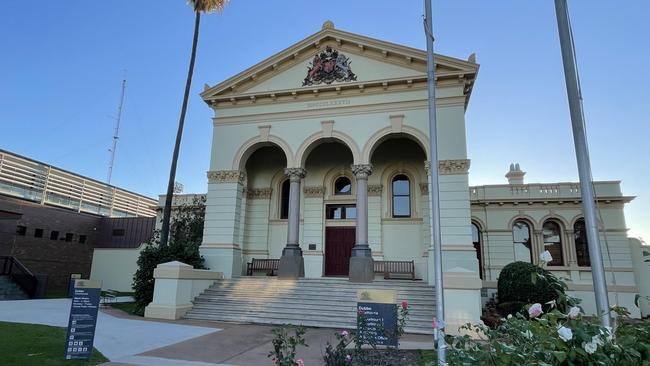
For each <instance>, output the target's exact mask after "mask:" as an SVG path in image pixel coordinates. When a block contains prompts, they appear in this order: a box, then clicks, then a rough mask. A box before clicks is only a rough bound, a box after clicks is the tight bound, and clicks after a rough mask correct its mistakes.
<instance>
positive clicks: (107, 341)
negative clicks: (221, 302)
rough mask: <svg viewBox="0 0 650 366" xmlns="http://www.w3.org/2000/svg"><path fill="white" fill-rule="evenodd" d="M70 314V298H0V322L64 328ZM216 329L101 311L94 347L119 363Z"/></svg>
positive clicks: (213, 331)
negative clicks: (132, 317)
mask: <svg viewBox="0 0 650 366" xmlns="http://www.w3.org/2000/svg"><path fill="white" fill-rule="evenodd" d="M69 316H70V300H69V299H51V300H20V301H0V321H7V322H14V323H30V324H44V325H51V326H57V327H67V325H68V318H69ZM219 330H220V329H218V328H214V327H199V326H192V325H184V324H174V323H165V322H155V321H146V320H135V319H126V318H120V317H116V316H113V315H109V314H107V313H105V312H100V313H99V316H98V318H97V331H96V335H95V347H96V348H97V349H98V350H99V351H100V352H102V353H103V354H104V356H106V357H107V358H108V359H109V360H111V361H117V362H120V361H121V360H122V359H124V360H132V358H133V356H134V355H137V354H140V353H142V352H146V351H150V350H153V349H157V348H160V347H165V346H169V345H172V344H175V343H178V342H182V341H185V340H188V339H191V338H195V337H200V336H203V335H206V334H210V333H215V332H218V331H219ZM154 364H156V363H154ZM158 364H159V363H158Z"/></svg>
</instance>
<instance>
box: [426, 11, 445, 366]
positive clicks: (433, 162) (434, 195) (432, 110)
mask: <svg viewBox="0 0 650 366" xmlns="http://www.w3.org/2000/svg"><path fill="white" fill-rule="evenodd" d="M424 9H425V18H424V19H425V20H424V28H425V32H424V33H425V35H426V37H427V82H428V87H429V151H430V155H431V156H430V159H429V161H430V166H429V203H430V205H429V209H430V212H429V219H430V221H429V223H430V226H431V244H432V245H433V253H434V256H433V258H434V259H433V265H434V267H435V268H434V270H435V291H436V318H437V326H436V327H435V328H434V330H433V331H434V333H435V335H436V337H437V339H438V364H439V365H446V364H447V363H446V361H445V336H444V335H445V333H444V328H445V299H444V288H443V283H442V241H441V235H440V195H439V187H438V146H437V145H438V132H437V122H436V87H435V72H434V69H435V65H434V62H433V42H434V38H433V11H432V8H431V0H424Z"/></svg>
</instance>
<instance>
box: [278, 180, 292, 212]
mask: <svg viewBox="0 0 650 366" xmlns="http://www.w3.org/2000/svg"><path fill="white" fill-rule="evenodd" d="M289 188H290V182H289V180H288V179H287V180H285V181H284V182H282V192H280V218H281V219H286V218H288V217H289Z"/></svg>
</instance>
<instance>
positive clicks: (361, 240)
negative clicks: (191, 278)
mask: <svg viewBox="0 0 650 366" xmlns="http://www.w3.org/2000/svg"><path fill="white" fill-rule="evenodd" d="M436 57H437V58H436V60H437V65H436V68H437V73H436V74H437V75H438V77H437V81H436V86H437V89H438V90H437V96H438V97H437V106H438V107H437V108H438V111H437V113H438V117H439V120H440V122H439V131H438V136H439V139H438V150H439V151H438V155H439V158H440V161H438V162H437V164H435V165H437V166H438V169H439V172H440V174H441V175H440V189H441V192H440V197H441V208H442V212H441V221H442V236H443V239H442V240H443V250H444V264H443V265H444V268H443V270H444V272H445V276H446V277H445V278H446V279H447V280H448V281H447V283H449V287H447V286H446V288H445V291H447V292H448V296H447V299H449V300H448V301H457V300H460V301H462V302H464V303H466V304H468V305H466V306H465V307H464V308H463V309H461V310H462V311H460V312H459V313H458V316H457V317H456V320H452V322H453V321H457V322H459V323H463V322H466V321H477V320H478V316H479V304H480V287H481V284H480V280H479V277H478V262H477V259H476V252H475V250H474V247H473V244H472V237H471V227H470V224H471V220H470V206H469V199H468V189H469V187H468V179H467V174H468V169H469V160H468V159H467V152H466V141H465V119H464V113H465V108H466V106H467V103H468V102H469V97H470V95H471V90H472V86H473V82H474V79H475V77H476V73H477V71H478V65H477V64H476V63H475V62H474V59H473V58H472V57H470V59H469V60H467V61H465V60H460V59H455V58H450V57H446V56H442V55H438V56H436ZM202 97H203V99H204V101H205V102H206V103H207V104H208V105H209V106H210V107H211V108H213V109H214V111H215V117H214V118H213V126H214V129H213V131H214V134H213V152H212V159H211V163H210V171H209V172H208V197H207V206H206V218H205V231H204V237H203V244H202V246H201V254H202V255H203V257H204V258H205V260H206V266H207V267H209V268H211V269H214V270H218V271H220V272H223V273H224V276H225V277H227V278H230V277H238V276H242V275H244V274H245V272H243V271H244V270H243V268H245V263H246V262H249V261H251V260H252V258H257V259H260V258H280V268H279V271H278V276H279V277H280V278H298V277H303V276H304V277H307V278H318V277H323V276H345V277H347V278H349V281H351V282H361V283H364V282H372V281H373V279H374V278H375V273H374V272H373V261H375V260H404V261H414V263H415V272H416V277H417V278H420V279H422V280H424V281H426V282H429V283H433V282H432V281H431V279H432V277H433V258H432V256H431V255H430V253H431V250H432V248H431V240H430V234H429V204H428V189H427V187H428V185H427V180H428V170H427V166H428V165H430V163H429V156H430V154H429V151H428V146H429V143H428V133H427V131H428V110H427V106H428V101H427V97H428V94H427V89H426V57H425V53H424V52H423V51H421V50H416V49H412V48H408V47H403V46H400V45H395V44H391V43H387V42H384V41H379V40H375V39H371V38H367V37H364V36H360V35H356V34H352V33H348V32H344V31H341V30H338V29H335V28H334V27H333V24H331V22H326V23H325V24H324V25H323V29H322V30H321V31H319V32H317V33H315V34H313V35H312V36H309V37H307V38H306V39H304V40H303V41H301V42H299V43H297V44H295V45H293V46H291V47H289V48H287V49H286V50H284V51H282V52H280V53H278V54H277V55H274V56H272V57H270V58H269V59H267V60H264V61H262V62H260V63H259V64H257V65H255V66H253V67H251V68H249V69H248V70H246V71H244V72H242V73H240V74H238V75H236V76H234V77H232V78H230V79H228V80H226V81H224V82H222V83H220V84H218V85H216V86H213V87H209V88H206V90H205V91H204V92H203V93H202ZM435 165H434V166H435ZM468 300H471V301H468ZM455 306H456V305H455ZM448 317H449V316H448ZM451 318H452V319H453V318H454V317H453V316H452V317H451Z"/></svg>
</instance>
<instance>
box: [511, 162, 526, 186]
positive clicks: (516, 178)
mask: <svg viewBox="0 0 650 366" xmlns="http://www.w3.org/2000/svg"><path fill="white" fill-rule="evenodd" d="M524 175H526V172H522V171H521V169H520V168H519V163H517V164H510V171H509V172H508V173H507V174H506V178H508V184H524Z"/></svg>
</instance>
